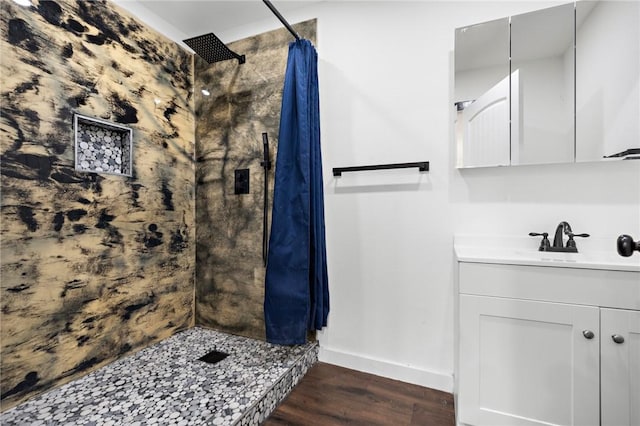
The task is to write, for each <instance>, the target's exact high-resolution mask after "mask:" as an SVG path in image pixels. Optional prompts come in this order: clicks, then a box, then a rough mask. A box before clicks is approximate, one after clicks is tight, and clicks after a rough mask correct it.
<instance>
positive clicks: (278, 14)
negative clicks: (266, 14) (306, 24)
mask: <svg viewBox="0 0 640 426" xmlns="http://www.w3.org/2000/svg"><path fill="white" fill-rule="evenodd" d="M262 1H263V2H264V4H266V5H267V7H268V8H269V9H271V12H273V14H274V15H276V17H277V18H278V19H279V20H280V22H282V25H284V26H285V27H286V28H287V30H289V32H290V33H291V34H293V36H294V37H295V38H296V40H300V35H298V33H297V32H296V31H295V30H294V29H293V27H292V26H291V25H289V23H288V22H287V20H286V19H284V17H283V16H282V15H281V14H280V12H278V9H276V7H275V6H274V5H273V4H271V2H270V1H269V0H262Z"/></svg>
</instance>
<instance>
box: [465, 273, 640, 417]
mask: <svg viewBox="0 0 640 426" xmlns="http://www.w3.org/2000/svg"><path fill="white" fill-rule="evenodd" d="M458 265H459V269H458V271H459V299H458V301H459V303H458V314H459V315H458V321H459V324H458V338H459V340H458V342H459V345H458V363H457V373H456V385H457V419H458V423H459V424H468V425H478V426H480V425H491V426H494V425H495V426H497V425H508V426H515V425H581V426H582V425H612V426H621V425H640V273H639V272H635V271H614V270H602V269H585V268H571V267H554V266H549V267H546V266H530V265H515V264H498V263H495V264H492V263H474V262H465V261H460V262H459V264H458Z"/></svg>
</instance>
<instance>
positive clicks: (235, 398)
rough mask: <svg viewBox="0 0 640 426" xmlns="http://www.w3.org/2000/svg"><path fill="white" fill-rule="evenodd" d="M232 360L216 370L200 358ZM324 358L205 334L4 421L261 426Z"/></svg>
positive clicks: (310, 347) (72, 386) (169, 343)
mask: <svg viewBox="0 0 640 426" xmlns="http://www.w3.org/2000/svg"><path fill="white" fill-rule="evenodd" d="M212 350H216V351H219V352H224V353H226V354H229V356H227V357H226V358H224V359H223V360H221V361H219V362H218V363H216V364H209V363H206V362H204V361H200V360H199V359H198V358H200V357H202V356H204V355H206V354H207V353H209V352H211V351H212ZM317 359H318V346H317V344H316V343H308V344H306V345H300V346H294V347H285V346H277V345H272V344H269V343H266V342H262V341H258V340H253V339H248V338H245V337H240V336H233V335H229V334H225V333H221V332H217V331H214V330H208V329H203V328H199V327H195V328H191V329H189V330H186V331H183V332H181V333H178V334H176V335H174V336H172V337H170V338H169V339H166V340H164V341H162V342H159V343H157V344H155V345H153V346H151V347H148V348H146V349H143V350H141V351H139V352H137V353H135V354H133V355H131V356H128V357H126V358H123V359H120V360H118V361H115V362H113V363H111V364H109V365H107V366H105V367H102V368H100V369H99V370H96V371H94V372H92V373H90V374H88V375H86V376H84V377H82V378H80V379H78V380H75V381H73V382H70V383H67V384H66V385H64V386H61V387H59V388H57V389H54V390H52V391H49V392H47V393H45V394H42V395H40V396H38V397H36V398H32V399H30V400H28V401H26V402H24V403H22V404H20V405H18V406H17V407H14V408H12V409H10V410H7V411H5V412H4V413H2V415H0V424H2V425H3V426H9V425H30V426H37V425H96V426H98V425H105V426H106V425H127V426H137V425H141V426H142V425H154V424H158V425H257V424H260V423H261V422H263V421H264V420H265V419H266V418H267V417H268V415H269V414H270V413H271V412H272V411H273V410H274V409H275V408H276V406H277V405H278V403H279V402H280V401H282V400H283V399H284V398H285V397H286V396H287V395H288V393H289V392H290V391H291V389H292V388H293V387H294V386H295V385H296V384H297V383H298V381H299V380H300V379H301V378H302V376H304V374H305V373H306V371H307V370H308V369H309V368H310V367H311V366H312V365H313V364H314V363H315V362H316V361H317Z"/></svg>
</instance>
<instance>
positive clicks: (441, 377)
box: [318, 346, 453, 393]
mask: <svg viewBox="0 0 640 426" xmlns="http://www.w3.org/2000/svg"><path fill="white" fill-rule="evenodd" d="M318 360H319V361H320V362H326V363H327V364H333V365H338V366H340V367H345V368H350V369H352V370H357V371H362V372H364V373H369V374H374V375H376V376H382V377H387V378H389V379H394V380H400V381H401V382H407V383H412V384H414V385H420V386H424V387H427V388H431V389H437V390H441V391H444V392H449V393H452V392H453V375H452V374H446V373H441V372H434V371H428V370H422V369H418V368H414V367H410V366H406V365H402V364H396V363H394V362H390V361H384V360H379V359H374V358H369V357H364V356H362V355H356V354H352V353H347V352H340V351H335V350H331V349H326V348H323V347H322V346H320V352H319V354H318Z"/></svg>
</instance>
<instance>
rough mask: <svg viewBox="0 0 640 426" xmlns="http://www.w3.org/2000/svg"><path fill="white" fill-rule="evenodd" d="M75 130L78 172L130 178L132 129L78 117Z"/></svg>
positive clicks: (75, 118)
mask: <svg viewBox="0 0 640 426" xmlns="http://www.w3.org/2000/svg"><path fill="white" fill-rule="evenodd" d="M74 129H75V144H76V170H78V171H81V172H91V173H108V174H114V175H122V176H131V170H132V165H131V158H132V149H133V147H132V143H133V131H132V130H131V129H130V128H128V127H125V126H120V125H117V124H113V123H109V122H106V121H102V120H98V119H96V118H92V117H86V116H83V115H79V114H76V115H75V116H74Z"/></svg>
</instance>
